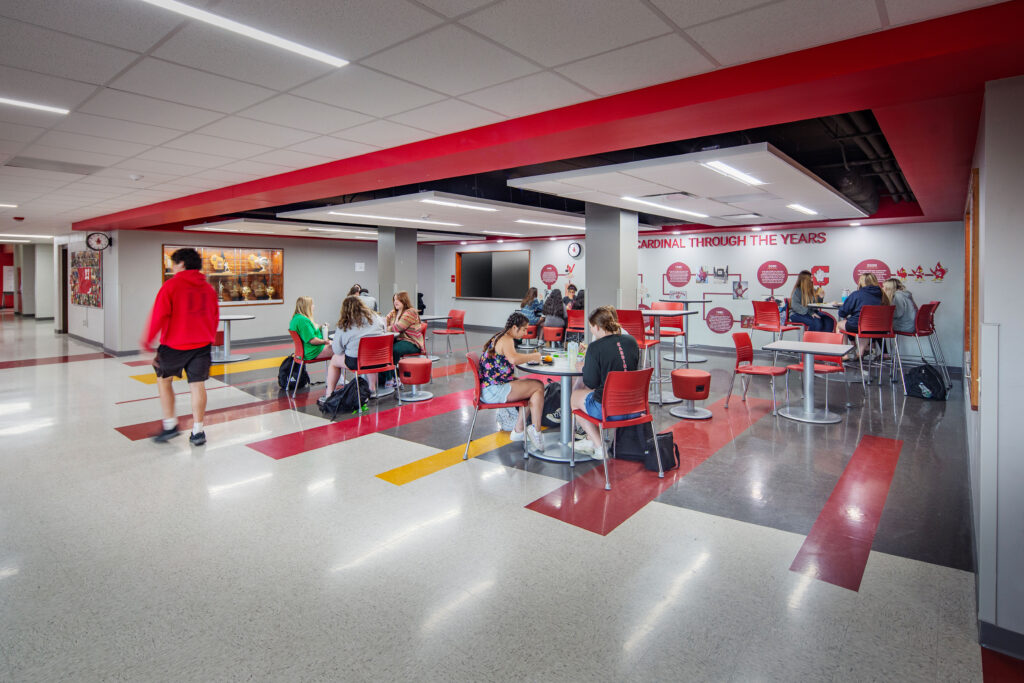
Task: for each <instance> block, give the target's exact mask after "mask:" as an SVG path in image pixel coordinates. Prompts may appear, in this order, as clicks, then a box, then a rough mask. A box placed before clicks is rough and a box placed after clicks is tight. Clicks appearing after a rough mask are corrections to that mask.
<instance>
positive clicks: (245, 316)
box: [220, 313, 256, 321]
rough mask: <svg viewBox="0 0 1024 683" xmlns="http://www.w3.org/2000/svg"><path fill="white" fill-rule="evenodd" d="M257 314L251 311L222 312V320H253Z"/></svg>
mask: <svg viewBox="0 0 1024 683" xmlns="http://www.w3.org/2000/svg"><path fill="white" fill-rule="evenodd" d="M255 317H256V316H254V315H252V314H251V313H221V314H220V319H221V320H229V321H230V320H252V319H253V318H255Z"/></svg>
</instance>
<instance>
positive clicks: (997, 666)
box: [981, 647, 1024, 683]
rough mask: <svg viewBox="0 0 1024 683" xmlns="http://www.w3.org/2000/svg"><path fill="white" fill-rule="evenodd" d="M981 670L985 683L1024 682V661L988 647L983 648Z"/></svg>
mask: <svg viewBox="0 0 1024 683" xmlns="http://www.w3.org/2000/svg"><path fill="white" fill-rule="evenodd" d="M981 672H982V674H981V675H982V678H983V679H984V680H985V683H1024V661H1022V660H1020V659H1014V658H1013V657H1011V656H1009V655H1004V654H1003V653H1002V652H996V651H995V650H990V649H988V648H987V647H983V648H981Z"/></svg>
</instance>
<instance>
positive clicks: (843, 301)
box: [841, 289, 850, 304]
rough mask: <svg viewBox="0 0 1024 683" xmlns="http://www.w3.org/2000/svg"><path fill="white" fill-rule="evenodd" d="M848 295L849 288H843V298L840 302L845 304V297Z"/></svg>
mask: <svg viewBox="0 0 1024 683" xmlns="http://www.w3.org/2000/svg"><path fill="white" fill-rule="evenodd" d="M848 296H850V290H848V289H844V290H843V298H842V300H841V303H844V304H845V303H846V297H848Z"/></svg>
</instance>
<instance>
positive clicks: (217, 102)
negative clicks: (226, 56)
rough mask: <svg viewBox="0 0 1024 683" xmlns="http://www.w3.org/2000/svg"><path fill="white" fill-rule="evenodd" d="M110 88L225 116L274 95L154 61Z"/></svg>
mask: <svg viewBox="0 0 1024 683" xmlns="http://www.w3.org/2000/svg"><path fill="white" fill-rule="evenodd" d="M110 85H111V87H113V88H117V89H118V90H128V91H129V92H135V93H138V94H140V95H150V96H152V97H159V98H162V99H167V100H170V101H172V102H178V103H180V104H187V105H190V106H193V107H202V108H205V109H213V110H214V111H222V112H226V113H231V112H235V111H238V110H239V109H244V108H246V107H250V106H252V105H254V104H256V103H257V102H259V101H260V100H264V99H266V98H268V97H270V96H271V95H273V94H274V91H272V90H268V89H266V88H261V87H259V86H256V85H250V84H249V83H242V82H241V81H236V80H232V79H230V78H224V77H223V76H214V75H213V74H208V73H203V72H202V71H196V70H195V69H189V68H187V67H184V66H178V65H177V64H171V63H170V62H164V61H161V60H158V59H152V58H146V59H144V60H143V61H141V62H139V63H138V64H136V65H135V66H133V67H132V68H131V69H129V70H128V71H127V72H126V73H125V74H124V75H122V76H120V77H119V78H117V79H116V80H115V81H114V82H113V83H111V84H110Z"/></svg>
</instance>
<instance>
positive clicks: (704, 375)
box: [668, 368, 711, 420]
mask: <svg viewBox="0 0 1024 683" xmlns="http://www.w3.org/2000/svg"><path fill="white" fill-rule="evenodd" d="M672 393H673V394H675V396H676V398H681V399H683V405H681V406H676V407H675V408H672V409H671V410H669V411H668V412H669V415H674V416H676V417H681V418H684V419H687V420H707V419H709V418H710V417H711V411H710V410H708V409H707V408H697V407H696V406H694V405H693V402H694V401H703V400H704V399H706V398H707V397H708V394H709V393H711V373H710V372H704V371H703V370H688V369H685V368H679V369H678V370H673V371H672Z"/></svg>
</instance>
